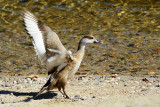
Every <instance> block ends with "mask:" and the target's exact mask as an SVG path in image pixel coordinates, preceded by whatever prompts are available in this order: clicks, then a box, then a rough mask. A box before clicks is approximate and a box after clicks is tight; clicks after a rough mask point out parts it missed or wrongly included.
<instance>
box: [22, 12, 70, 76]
mask: <svg viewBox="0 0 160 107" xmlns="http://www.w3.org/2000/svg"><path fill="white" fill-rule="evenodd" d="M23 14H24V15H23V16H24V17H23V19H24V24H25V26H26V29H27V31H28V33H29V34H30V36H31V37H32V38H33V45H34V48H35V51H36V53H37V55H38V57H39V59H40V60H41V62H42V63H43V64H45V65H46V67H47V70H48V73H49V74H50V73H53V72H55V71H56V70H57V69H61V68H63V67H64V66H66V65H67V63H68V60H70V59H71V58H69V57H70V56H71V53H70V52H69V51H67V50H66V49H65V47H64V46H63V44H62V43H61V41H60V39H59V37H58V35H57V34H56V33H55V32H53V31H52V30H51V28H50V27H48V26H47V25H45V24H44V23H43V22H42V21H40V20H39V19H38V18H36V17H35V16H34V15H33V14H32V13H30V12H29V11H28V10H25V11H24V13H23Z"/></svg>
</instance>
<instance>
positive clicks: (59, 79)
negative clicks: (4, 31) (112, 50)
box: [23, 10, 102, 98]
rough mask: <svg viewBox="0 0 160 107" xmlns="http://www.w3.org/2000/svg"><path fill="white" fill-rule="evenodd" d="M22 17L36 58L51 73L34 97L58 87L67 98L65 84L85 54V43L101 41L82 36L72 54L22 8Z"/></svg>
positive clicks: (49, 29) (56, 37) (56, 36)
mask: <svg viewBox="0 0 160 107" xmlns="http://www.w3.org/2000/svg"><path fill="white" fill-rule="evenodd" d="M23 19H24V24H25V27H26V30H27V31H28V34H29V35H30V36H31V37H32V38H33V39H32V43H33V45H34V48H35V51H36V53H37V55H38V58H39V59H40V61H41V63H42V64H44V65H46V68H47V71H48V74H50V75H51V76H50V78H49V80H48V81H47V83H46V84H45V85H44V86H43V87H42V89H41V90H40V91H39V93H38V94H37V95H36V96H35V97H37V96H38V95H40V94H41V93H42V92H44V91H50V90H52V89H54V88H58V90H59V91H60V92H61V93H62V95H63V96H64V97H65V98H69V96H68V95H67V94H66V92H65V86H66V84H67V81H68V80H69V79H70V78H72V77H73V76H74V74H75V73H76V72H77V70H78V68H79V66H80V64H81V62H82V59H83V57H84V54H85V46H86V44H88V43H102V42H101V41H98V40H96V39H95V38H94V37H93V36H84V37H83V38H82V39H81V40H80V42H79V45H78V49H77V52H76V53H73V54H72V52H71V51H67V50H66V48H65V47H64V46H63V45H62V43H61V41H60V39H59V37H58V35H57V34H56V33H55V32H54V31H52V30H51V28H50V27H48V26H47V25H46V24H44V23H43V22H42V21H40V20H39V19H38V18H36V17H35V16H34V15H33V14H32V13H31V12H29V11H27V10H24V12H23Z"/></svg>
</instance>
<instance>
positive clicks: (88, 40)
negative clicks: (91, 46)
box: [81, 36, 102, 44]
mask: <svg viewBox="0 0 160 107" xmlns="http://www.w3.org/2000/svg"><path fill="white" fill-rule="evenodd" d="M81 43H82V44H88V43H102V42H101V41H98V40H97V39H95V38H94V37H93V36H84V37H83V38H82V39H81Z"/></svg>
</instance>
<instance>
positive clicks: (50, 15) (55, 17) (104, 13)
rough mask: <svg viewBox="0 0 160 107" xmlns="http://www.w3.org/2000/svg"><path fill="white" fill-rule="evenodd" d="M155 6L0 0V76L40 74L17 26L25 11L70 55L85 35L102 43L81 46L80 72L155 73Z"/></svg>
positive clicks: (96, 0) (158, 61) (159, 24)
mask: <svg viewBox="0 0 160 107" xmlns="http://www.w3.org/2000/svg"><path fill="white" fill-rule="evenodd" d="M159 6H160V1H155V2H151V1H146V0H141V1H139V0H134V1H133V0H127V2H126V1H116V0H115V1H109V0H108V1H103V0H61V1H59V0H54V1H53V0H48V1H46V0H7V1H5V0H1V1H0V10H1V17H0V28H1V29H0V72H1V73H7V74H9V75H10V74H11V75H22V74H31V73H40V74H43V73H46V70H45V69H44V67H43V66H41V65H40V63H39V61H38V58H37V56H36V54H35V52H34V49H33V46H32V43H31V41H30V38H29V36H28V35H27V33H26V31H25V29H24V26H23V21H22V18H21V12H22V10H23V8H24V7H25V8H27V9H28V10H30V11H31V12H32V13H33V14H34V15H36V16H37V17H38V18H39V19H40V20H42V21H43V22H44V23H46V24H47V25H48V26H50V27H51V28H52V29H53V30H54V31H55V32H56V33H57V34H58V35H59V37H60V39H61V41H62V42H63V44H64V45H65V47H66V48H67V49H70V50H72V51H73V52H75V51H76V49H77V44H78V41H79V39H80V38H81V37H83V36H84V35H85V34H87V33H93V34H94V35H95V36H96V38H98V39H100V40H103V41H104V44H103V45H89V46H87V51H86V56H85V59H84V61H83V63H82V66H81V68H80V70H79V71H80V72H87V73H91V74H93V73H94V74H97V73H100V74H106V73H118V74H122V75H130V74H131V75H146V74H147V75H148V74H152V75H153V74H155V75H160V36H159V34H160V20H159V17H160V8H159Z"/></svg>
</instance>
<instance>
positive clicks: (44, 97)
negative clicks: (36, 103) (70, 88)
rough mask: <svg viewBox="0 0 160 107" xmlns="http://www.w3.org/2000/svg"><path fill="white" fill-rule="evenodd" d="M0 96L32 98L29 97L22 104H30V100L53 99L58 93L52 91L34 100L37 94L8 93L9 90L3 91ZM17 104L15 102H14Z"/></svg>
mask: <svg viewBox="0 0 160 107" xmlns="http://www.w3.org/2000/svg"><path fill="white" fill-rule="evenodd" d="M0 94H1V95H2V94H7V95H8V94H13V95H14V96H17V97H18V96H31V97H27V98H26V99H24V100H23V101H20V102H29V101H30V100H32V99H33V100H41V99H51V98H54V97H55V96H57V94H56V93H54V92H52V91H50V92H47V93H44V94H41V95H39V96H38V97H36V98H34V96H36V95H37V92H16V91H7V90H1V91H0ZM13 103H15V102H13Z"/></svg>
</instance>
